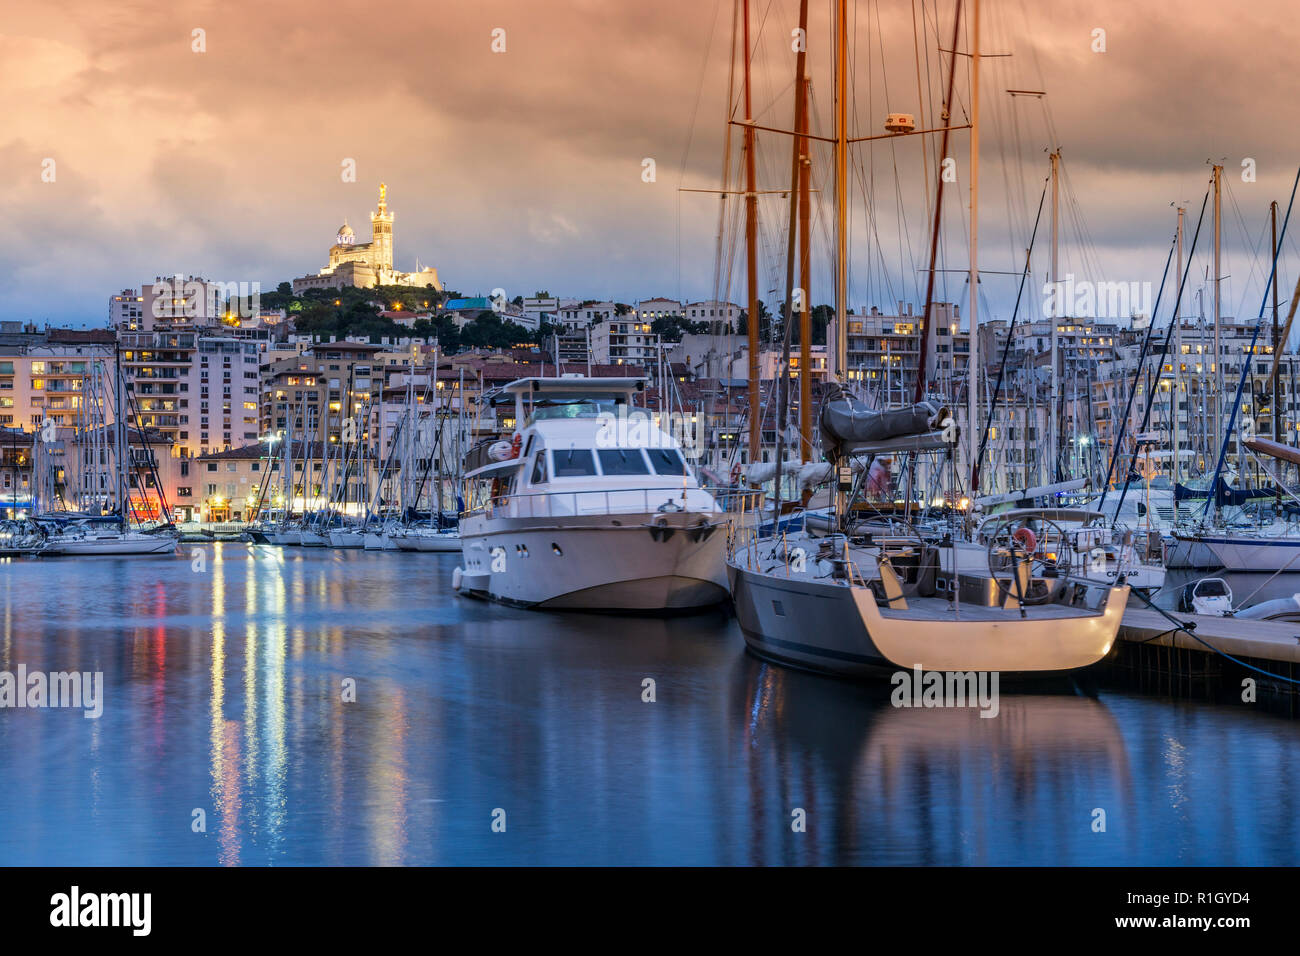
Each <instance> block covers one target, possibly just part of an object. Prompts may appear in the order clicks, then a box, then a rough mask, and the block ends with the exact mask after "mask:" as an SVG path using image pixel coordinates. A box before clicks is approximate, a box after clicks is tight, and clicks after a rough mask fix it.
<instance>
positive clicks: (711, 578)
mask: <svg viewBox="0 0 1300 956" xmlns="http://www.w3.org/2000/svg"><path fill="white" fill-rule="evenodd" d="M677 517H678V520H677V521H669V522H667V523H666V525H665V526H659V525H655V524H654V520H655V519H656V518H659V519H660V520H661V521H662V520H663V518H662V516H660V515H650V514H620V515H618V517H617V518H616V519H611V518H610V516H607V515H601V516H591V517H566V518H564V519H562V520H560V521H557V520H556V519H536V518H491V519H488V518H485V517H483V516H481V515H479V516H474V517H468V518H463V519H462V520H461V529H460V531H461V533H460V539H461V552H462V556H463V565H462V567H459V568H457V569H456V574H455V575H454V576H453V585H454V586H455V587H456V589H457V590H458V591H459V592H460V593H461V594H465V595H467V596H472V597H479V598H485V599H488V600H493V601H500V602H502V603H505V604H512V605H516V606H519V607H532V608H545V609H555V610H583V611H613V612H620V611H622V612H626V611H642V612H659V613H673V612H682V611H691V610H697V609H702V608H706V607H712V606H714V605H716V604H719V603H721V602H723V601H725V600H726V599H727V582H726V576H725V572H724V570H723V568H724V561H723V555H724V550H725V545H726V535H725V531H724V528H723V525H722V523H720V522H716V521H711V520H709V519H708V518H707V517H705V516H702V515H700V514H689V515H685V516H677Z"/></svg>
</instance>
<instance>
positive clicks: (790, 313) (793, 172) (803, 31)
mask: <svg viewBox="0 0 1300 956" xmlns="http://www.w3.org/2000/svg"><path fill="white" fill-rule="evenodd" d="M799 36H800V37H801V38H802V40H803V42H801V43H800V44H799V55H798V57H796V59H795V80H794V128H795V135H794V137H793V138H792V139H791V141H790V214H789V217H788V219H789V221H788V223H787V226H786V239H785V312H784V315H783V317H782V318H783V322H782V324H783V326H784V328H783V329H782V335H781V367H780V371H779V373H778V375H779V380H778V382H777V392H778V394H777V404H776V407H777V413H776V458H775V460H776V482H775V485H774V490H773V493H772V497H773V499H774V501H775V505H774V509H773V516H772V522H773V524H772V528H773V532H774V533H775V530H776V527H777V525H778V524H779V523H780V521H781V498H782V494H781V477H782V476H781V471H782V465H783V464H784V462H785V454H786V450H785V432H786V426H787V424H788V422H789V417H790V416H789V412H790V333H791V330H792V329H793V327H794V305H795V302H794V298H795V296H794V254H795V238H796V236H795V228H796V226H797V225H798V219H799V173H800V169H801V164H800V162H799V160H800V159H801V158H802V156H801V153H800V147H801V145H802V143H803V137H802V136H800V135H799V130H800V127H801V126H802V125H803V124H804V122H805V120H804V99H803V90H804V72H805V68H806V64H807V57H808V53H807V47H808V43H807V37H808V0H799ZM805 308H806V306H805V305H804V303H803V295H802V294H801V295H800V296H799V310H800V313H802V312H803V310H804V309H805ZM800 353H801V354H802V353H803V346H802V345H800ZM803 377H805V378H806V377H807V370H806V369H805V370H803Z"/></svg>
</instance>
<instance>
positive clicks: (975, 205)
mask: <svg viewBox="0 0 1300 956" xmlns="http://www.w3.org/2000/svg"><path fill="white" fill-rule="evenodd" d="M972 8H973V9H972V19H973V21H974V22H973V24H972V27H971V53H970V57H971V60H970V62H971V81H970V83H971V97H970V99H971V118H970V123H971V126H970V308H969V310H968V318H969V324H970V351H969V353H968V355H969V358H968V359H967V362H966V381H967V384H966V389H967V395H966V399H967V405H968V411H967V422H968V424H967V428H968V429H969V435H968V439H967V440H968V441H969V443H970V468H971V481H972V486H971V490H970V492H971V498H974V497H975V496H976V495H978V494H979V488H977V487H975V486H974V482H975V481H976V480H977V479H978V475H979V462H977V461H976V460H975V456H976V454H977V453H978V448H979V445H978V442H979V429H978V428H977V427H976V424H977V421H978V413H979V283H980V273H979V265H978V257H977V251H978V239H979V183H980V0H973V3H972Z"/></svg>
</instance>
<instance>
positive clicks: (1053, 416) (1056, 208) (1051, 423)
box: [1047, 149, 1065, 482]
mask: <svg viewBox="0 0 1300 956" xmlns="http://www.w3.org/2000/svg"><path fill="white" fill-rule="evenodd" d="M1060 172H1061V151H1060V150H1059V149H1057V150H1055V151H1053V153H1052V291H1053V293H1054V295H1053V301H1055V302H1056V306H1057V307H1056V308H1055V309H1053V310H1052V313H1053V314H1052V315H1051V316H1050V321H1051V323H1052V331H1051V342H1052V349H1051V359H1052V375H1051V401H1050V402H1049V403H1048V411H1047V434H1048V441H1047V451H1048V461H1049V462H1050V465H1049V471H1048V479H1047V480H1048V481H1049V482H1051V481H1055V480H1056V478H1057V469H1058V467H1059V463H1060V461H1061V410H1060V409H1061V374H1060V373H1061V369H1060V364H1061V358H1060V341H1059V339H1058V335H1059V331H1058V326H1060V324H1061V318H1062V316H1061V315H1059V314H1058V313H1060V312H1063V311H1064V308H1063V305H1062V303H1063V302H1064V291H1065V290H1064V287H1063V286H1062V285H1061V273H1060V269H1059V267H1058V261H1059V260H1058V258H1057V256H1058V251H1059V246H1058V239H1057V236H1058V230H1059V225H1060V211H1061V179H1060Z"/></svg>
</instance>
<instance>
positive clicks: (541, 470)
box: [528, 448, 546, 485]
mask: <svg viewBox="0 0 1300 956" xmlns="http://www.w3.org/2000/svg"><path fill="white" fill-rule="evenodd" d="M528 481H529V483H530V484H534V485H540V484H544V483H545V482H546V449H544V448H543V449H542V450H541V451H539V452H538V453H537V459H536V460H535V461H534V462H533V476H532V477H531V478H529V479H528Z"/></svg>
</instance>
